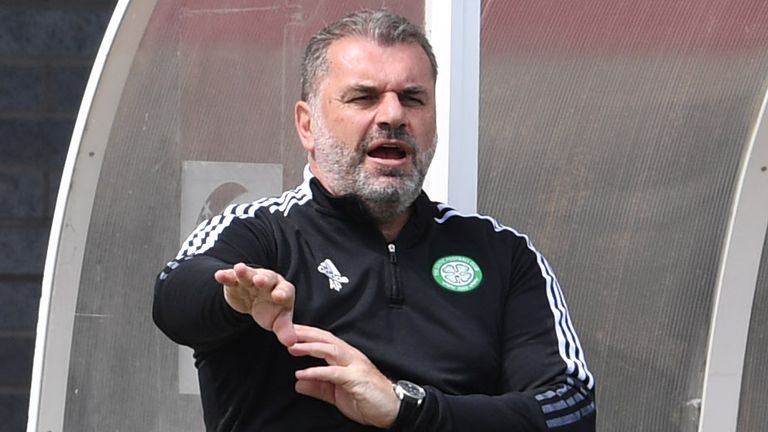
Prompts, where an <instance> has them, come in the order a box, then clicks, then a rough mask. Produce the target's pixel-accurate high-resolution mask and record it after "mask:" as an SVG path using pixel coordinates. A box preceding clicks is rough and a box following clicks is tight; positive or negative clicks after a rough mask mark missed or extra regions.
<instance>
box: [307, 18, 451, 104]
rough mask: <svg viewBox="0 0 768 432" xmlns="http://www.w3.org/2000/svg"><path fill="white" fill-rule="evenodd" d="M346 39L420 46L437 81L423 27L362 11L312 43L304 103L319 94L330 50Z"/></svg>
mask: <svg viewBox="0 0 768 432" xmlns="http://www.w3.org/2000/svg"><path fill="white" fill-rule="evenodd" d="M345 37H361V38H365V39H368V40H370V41H373V42H376V43H377V44H379V45H383V46H391V45H395V44H409V43H417V44H419V45H420V46H421V48H422V49H423V50H424V53H425V54H426V55H427V58H428V59H429V63H430V65H431V66H432V78H433V79H435V80H436V79H437V60H435V53H434V52H432V45H430V43H429V40H427V36H426V35H425V34H424V31H423V30H422V29H421V28H420V27H418V26H416V25H414V24H412V23H411V22H410V21H408V20H407V19H406V18H404V17H402V16H400V15H397V14H395V13H394V12H391V11H389V10H387V9H377V10H369V9H363V10H359V11H357V12H353V13H351V14H349V15H347V16H345V17H343V18H341V19H340V20H338V21H336V22H334V23H331V24H329V25H328V26H326V27H325V28H323V29H322V30H320V31H319V32H317V33H315V35H314V36H312V38H311V39H310V40H309V43H308V44H307V48H306V50H305V51H304V60H303V61H302V63H301V100H303V101H308V100H309V98H310V97H311V96H313V95H314V94H315V92H317V87H318V84H319V83H320V81H321V80H322V78H324V77H325V75H326V74H327V73H328V47H329V46H330V45H331V44H332V43H333V42H335V41H337V40H339V39H342V38H345Z"/></svg>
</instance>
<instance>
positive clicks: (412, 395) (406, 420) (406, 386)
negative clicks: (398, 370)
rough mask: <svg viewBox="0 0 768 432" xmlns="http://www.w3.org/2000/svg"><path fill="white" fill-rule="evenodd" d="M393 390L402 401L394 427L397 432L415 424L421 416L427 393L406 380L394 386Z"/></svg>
mask: <svg viewBox="0 0 768 432" xmlns="http://www.w3.org/2000/svg"><path fill="white" fill-rule="evenodd" d="M392 389H393V390H394V392H395V394H396V395H397V397H398V398H399V399H400V410H399V411H398V412H397V417H396V418H395V422H394V424H393V425H392V429H395V430H396V429H398V428H401V427H403V426H407V425H411V424H413V422H414V421H415V420H416V418H417V417H418V415H419V411H420V410H421V405H422V403H423V402H424V398H425V397H426V395H427V393H426V391H425V390H424V389H423V388H422V387H420V386H418V385H416V384H414V383H412V382H410V381H405V380H400V381H398V382H396V383H395V384H393V385H392Z"/></svg>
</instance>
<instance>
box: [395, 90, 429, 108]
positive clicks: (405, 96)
mask: <svg viewBox="0 0 768 432" xmlns="http://www.w3.org/2000/svg"><path fill="white" fill-rule="evenodd" d="M397 97H398V99H399V100H400V103H401V104H402V105H403V106H407V107H417V106H423V105H424V104H425V103H426V102H425V99H424V93H423V92H420V91H404V92H401V93H399V94H398V95H397Z"/></svg>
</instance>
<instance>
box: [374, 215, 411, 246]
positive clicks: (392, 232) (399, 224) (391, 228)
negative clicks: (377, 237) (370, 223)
mask: <svg viewBox="0 0 768 432" xmlns="http://www.w3.org/2000/svg"><path fill="white" fill-rule="evenodd" d="M410 215H411V209H410V208H409V209H408V210H406V211H404V212H402V213H400V214H398V215H397V216H394V217H391V218H388V219H387V220H385V221H378V220H377V221H376V226H377V227H378V228H379V231H381V234H382V235H383V236H384V238H385V239H386V240H387V241H388V242H391V241H393V240H395V238H397V235H398V234H400V230H402V229H403V227H404V226H405V223H406V222H407V221H408V217H409V216H410Z"/></svg>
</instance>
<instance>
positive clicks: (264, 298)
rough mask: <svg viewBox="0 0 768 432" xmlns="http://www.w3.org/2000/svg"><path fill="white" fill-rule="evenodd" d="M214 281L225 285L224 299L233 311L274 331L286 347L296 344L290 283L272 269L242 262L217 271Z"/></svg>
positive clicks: (292, 295) (292, 294)
mask: <svg viewBox="0 0 768 432" xmlns="http://www.w3.org/2000/svg"><path fill="white" fill-rule="evenodd" d="M214 278H215V279H216V281H217V282H219V283H220V284H222V285H223V286H224V298H225V299H226V301H227V303H228V304H229V306H230V307H232V309H234V310H236V311H238V312H240V313H244V314H249V315H251V317H253V319H254V321H256V323H257V324H259V325H260V326H261V327H262V328H264V329H266V330H269V331H272V332H274V333H275V335H276V336H277V339H278V340H279V341H280V343H282V344H283V345H285V346H287V347H289V346H291V345H293V344H294V343H295V342H296V331H295V330H294V326H293V304H294V300H295V298H296V297H295V296H296V290H295V288H294V286H293V284H291V283H290V282H288V281H287V280H285V278H283V277H282V276H281V275H279V274H277V273H275V272H273V271H272V270H267V269H261V268H259V269H257V268H253V267H248V266H247V265H245V264H242V263H238V264H235V266H234V267H232V268H231V269H225V270H219V271H217V272H216V273H215V274H214Z"/></svg>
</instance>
